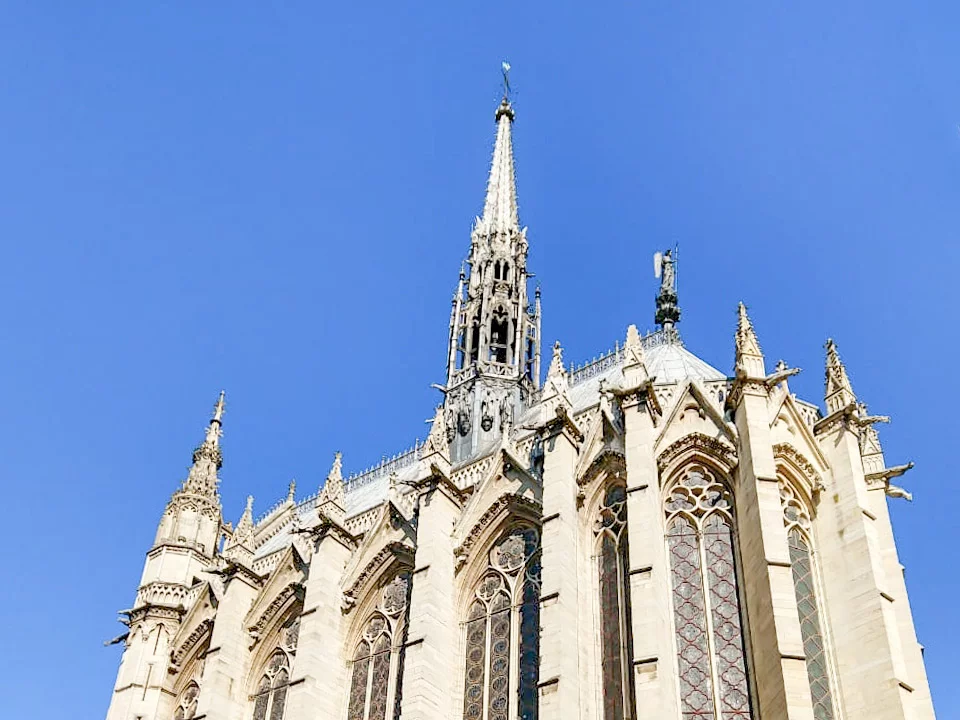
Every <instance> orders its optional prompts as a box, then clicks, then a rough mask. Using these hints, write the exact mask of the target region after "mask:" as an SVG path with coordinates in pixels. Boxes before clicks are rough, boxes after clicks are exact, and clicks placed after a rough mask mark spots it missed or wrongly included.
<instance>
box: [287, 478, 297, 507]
mask: <svg viewBox="0 0 960 720" xmlns="http://www.w3.org/2000/svg"><path fill="white" fill-rule="evenodd" d="M296 495H297V481H296V480H291V481H290V485H289V486H288V487H287V502H288V503H290V504H291V505H292V504H293V500H294V498H295V497H296Z"/></svg>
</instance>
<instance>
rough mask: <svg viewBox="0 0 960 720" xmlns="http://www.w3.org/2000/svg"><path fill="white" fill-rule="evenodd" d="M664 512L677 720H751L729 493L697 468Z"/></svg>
mask: <svg viewBox="0 0 960 720" xmlns="http://www.w3.org/2000/svg"><path fill="white" fill-rule="evenodd" d="M665 507H666V513H667V546H668V549H669V554H670V569H671V577H672V589H673V592H672V596H673V614H674V623H675V628H674V631H675V633H676V642H677V664H678V670H679V677H680V708H681V715H682V717H683V718H684V720H750V718H752V717H753V715H752V711H751V708H750V691H749V683H748V680H747V669H746V653H745V648H744V639H743V627H742V620H741V608H740V596H739V591H738V587H737V570H736V553H735V551H734V541H733V503H732V498H731V495H730V492H729V490H727V488H726V487H725V486H724V485H723V483H722V482H720V481H719V480H718V479H717V478H716V477H715V476H714V475H713V473H711V472H710V471H709V470H707V469H706V468H704V467H702V466H699V465H695V466H692V467H690V468H689V469H688V470H687V471H686V472H685V473H684V475H683V477H682V478H681V479H680V481H679V482H678V483H677V484H676V485H675V486H674V487H673V489H672V490H671V492H670V495H669V497H668V498H667V500H666V504H665Z"/></svg>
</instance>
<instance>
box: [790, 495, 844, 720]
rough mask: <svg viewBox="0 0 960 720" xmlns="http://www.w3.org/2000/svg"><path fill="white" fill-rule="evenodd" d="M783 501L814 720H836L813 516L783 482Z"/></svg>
mask: <svg viewBox="0 0 960 720" xmlns="http://www.w3.org/2000/svg"><path fill="white" fill-rule="evenodd" d="M780 501H781V504H782V505H783V522H784V525H785V526H786V528H787V544H788V547H789V549H790V569H791V571H792V573H793V589H794V593H795V595H796V598H797V614H798V616H799V619H800V637H801V639H802V640H803V654H804V656H806V663H807V680H808V681H809V683H810V699H811V701H812V703H813V717H814V719H815V720H833V718H834V711H833V697H832V693H831V692H830V674H829V670H828V658H827V650H826V643H825V642H824V638H823V632H822V625H821V623H820V610H819V605H818V603H817V589H816V586H817V582H816V573H815V565H814V556H813V550H812V549H811V544H810V535H811V522H810V514H809V513H808V512H807V507H806V504H805V503H804V502H802V501H801V500H800V498H799V496H798V495H797V493H796V491H795V490H794V489H793V488H792V487H791V486H790V485H789V484H787V483H786V482H784V481H783V480H781V481H780Z"/></svg>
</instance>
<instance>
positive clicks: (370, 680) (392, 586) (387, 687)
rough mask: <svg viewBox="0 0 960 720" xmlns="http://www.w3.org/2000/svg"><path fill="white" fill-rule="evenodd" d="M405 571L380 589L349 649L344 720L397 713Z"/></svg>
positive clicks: (377, 718) (406, 585)
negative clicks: (350, 661) (349, 666)
mask: <svg viewBox="0 0 960 720" xmlns="http://www.w3.org/2000/svg"><path fill="white" fill-rule="evenodd" d="M409 588H410V576H409V574H408V573H403V574H401V575H397V576H396V577H394V578H393V580H392V581H390V582H389V583H387V584H386V585H385V586H384V587H383V589H382V590H381V591H380V599H379V602H378V604H377V607H376V609H375V610H374V611H373V612H372V613H371V615H370V617H369V619H368V620H367V621H366V623H365V624H364V627H363V632H362V633H361V637H360V639H359V640H358V641H357V645H356V647H355V649H354V653H353V661H352V665H353V667H352V671H351V678H350V696H349V703H348V706H347V720H386V718H387V717H388V711H389V710H390V709H391V708H392V712H390V713H389V717H390V718H393V719H394V720H395V719H396V718H399V717H400V697H401V680H402V678H403V655H404V653H403V633H404V632H405V631H406V624H407V605H408V603H407V598H408V593H409Z"/></svg>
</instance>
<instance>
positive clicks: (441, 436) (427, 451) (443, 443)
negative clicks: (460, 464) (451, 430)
mask: <svg viewBox="0 0 960 720" xmlns="http://www.w3.org/2000/svg"><path fill="white" fill-rule="evenodd" d="M427 422H429V423H430V432H429V434H428V435H427V439H426V441H425V442H424V443H423V453H421V455H420V457H426V456H427V455H431V454H433V453H439V454H440V455H442V456H447V455H449V453H450V447H449V443H448V442H447V428H446V422H445V421H444V413H443V404H442V403H441V404H440V405H438V406H437V409H436V411H435V412H434V414H433V418H431V419H430V420H427Z"/></svg>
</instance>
